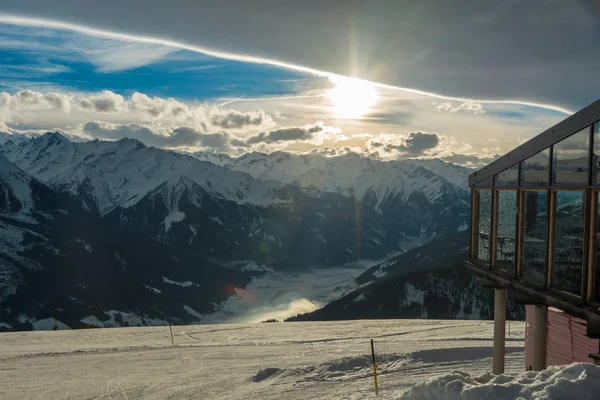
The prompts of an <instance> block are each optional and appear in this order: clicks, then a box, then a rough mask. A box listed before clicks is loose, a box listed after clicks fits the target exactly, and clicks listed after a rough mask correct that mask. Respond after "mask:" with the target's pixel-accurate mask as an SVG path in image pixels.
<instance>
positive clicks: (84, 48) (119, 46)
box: [64, 35, 177, 72]
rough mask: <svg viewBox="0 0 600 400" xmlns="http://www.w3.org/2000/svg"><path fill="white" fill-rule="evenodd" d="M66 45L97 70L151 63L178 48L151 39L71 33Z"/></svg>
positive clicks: (130, 67) (117, 68)
mask: <svg viewBox="0 0 600 400" xmlns="http://www.w3.org/2000/svg"><path fill="white" fill-rule="evenodd" d="M64 46H65V49H67V50H68V51H72V52H76V53H79V54H80V55H81V56H82V57H83V58H85V59H86V60H87V61H88V62H90V63H91V64H94V65H96V67H97V68H98V71H99V72H116V71H127V70H132V69H135V68H139V67H142V66H144V65H148V64H152V63H154V62H156V61H158V60H161V59H163V58H165V57H166V56H167V55H169V54H171V53H173V52H175V51H177V49H174V48H173V47H168V46H162V45H159V44H153V43H137V42H131V41H123V40H114V39H106V38H101V37H93V36H84V35H71V37H70V39H69V40H68V41H67V42H66V43H65V45H64Z"/></svg>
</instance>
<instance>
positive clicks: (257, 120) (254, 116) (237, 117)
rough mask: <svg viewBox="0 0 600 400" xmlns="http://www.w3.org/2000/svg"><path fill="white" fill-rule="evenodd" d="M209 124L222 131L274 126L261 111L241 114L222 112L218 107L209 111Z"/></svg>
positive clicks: (239, 112) (230, 111) (270, 119)
mask: <svg viewBox="0 0 600 400" xmlns="http://www.w3.org/2000/svg"><path fill="white" fill-rule="evenodd" d="M209 112H210V122H211V124H212V125H214V126H219V127H221V128H223V129H240V128H244V127H247V126H261V125H264V124H268V125H274V124H275V123H274V122H273V119H272V118H271V116H269V115H267V114H265V113H264V112H263V111H257V112H241V111H237V110H224V109H222V108H218V107H212V108H211V109H210V111H209Z"/></svg>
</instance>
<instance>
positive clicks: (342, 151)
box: [307, 146, 363, 157]
mask: <svg viewBox="0 0 600 400" xmlns="http://www.w3.org/2000/svg"><path fill="white" fill-rule="evenodd" d="M362 152H363V149H362V148H360V147H350V146H344V147H341V148H339V149H335V148H333V147H319V148H316V149H312V150H311V151H309V152H307V154H315V155H319V156H324V157H340V156H345V155H347V154H351V153H352V154H361V153H362Z"/></svg>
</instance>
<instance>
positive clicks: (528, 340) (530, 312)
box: [525, 306, 600, 368]
mask: <svg viewBox="0 0 600 400" xmlns="http://www.w3.org/2000/svg"><path fill="white" fill-rule="evenodd" d="M525 308H526V313H527V325H526V328H525V329H526V330H525V364H526V367H527V368H529V367H530V366H531V365H533V327H534V323H533V322H534V306H526V307H525ZM585 330H586V322H585V321H584V320H582V319H579V318H575V317H573V316H571V315H569V314H567V313H565V312H562V311H560V310H558V309H556V308H552V307H550V308H548V343H547V347H546V363H547V365H563V364H570V363H572V362H592V359H590V358H589V357H588V354H590V353H598V351H599V349H600V341H599V340H598V339H590V338H588V337H587V336H586V335H585Z"/></svg>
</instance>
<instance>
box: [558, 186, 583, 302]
mask: <svg viewBox="0 0 600 400" xmlns="http://www.w3.org/2000/svg"><path fill="white" fill-rule="evenodd" d="M555 225H556V226H555V228H554V268H553V271H552V287H553V288H556V289H560V290H564V291H565V292H569V293H573V294H576V295H578V296H580V295H581V272H582V266H583V192H579V191H577V192H557V193H556V216H555Z"/></svg>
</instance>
